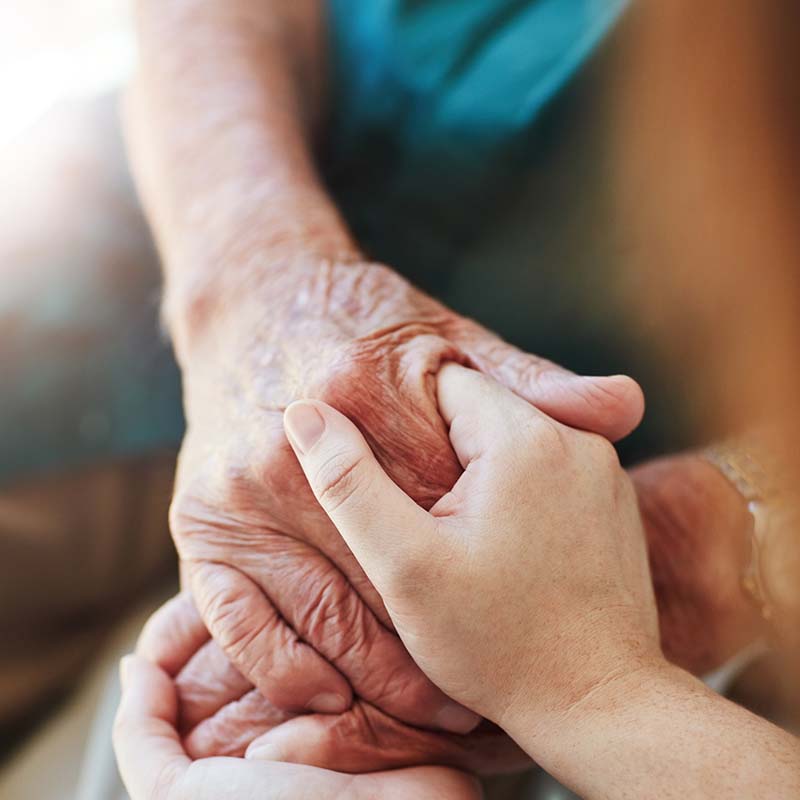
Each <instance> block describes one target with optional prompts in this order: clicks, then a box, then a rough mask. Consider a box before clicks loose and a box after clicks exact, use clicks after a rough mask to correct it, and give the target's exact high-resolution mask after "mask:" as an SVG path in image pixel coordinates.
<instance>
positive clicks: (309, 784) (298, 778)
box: [114, 656, 481, 800]
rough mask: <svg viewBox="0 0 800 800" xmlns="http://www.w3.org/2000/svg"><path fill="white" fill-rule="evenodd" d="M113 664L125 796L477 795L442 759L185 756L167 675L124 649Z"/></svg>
mask: <svg viewBox="0 0 800 800" xmlns="http://www.w3.org/2000/svg"><path fill="white" fill-rule="evenodd" d="M120 672H121V681H122V701H121V703H120V707H119V711H118V712H117V717H116V720H115V724H114V749H115V751H116V754H117V759H118V763H119V768H120V772H121V774H122V778H123V781H124V782H125V786H126V788H127V789H128V792H129V794H130V797H131V800H152V798H155V797H158V798H159V800H179V798H192V800H243V799H244V798H248V797H259V798H263V799H264V800H306V799H307V800H318V798H322V797H347V798H352V799H353V800H358V799H359V798H364V800H368V799H369V800H372V798H376V797H380V798H382V800H392V799H393V798H397V800H400V799H401V798H403V799H405V798H408V797H415V798H422V799H425V798H429V799H430V800H479V798H480V796H481V793H480V789H479V787H478V786H477V784H476V782H475V781H474V780H473V779H471V778H470V777H468V776H467V775H464V774H463V773H458V772H456V771H455V770H451V769H447V768H445V767H420V768H416V769H407V770H396V771H393V772H386V773H374V774H371V775H345V774H341V773H336V772H331V771H329V770H323V769H317V768H314V767H302V766H297V765H294V764H281V763H270V762H267V761H261V760H257V759H250V760H244V759H238V758H209V759H203V760H200V761H191V760H190V758H189V756H188V755H187V754H186V752H185V750H184V748H183V745H182V744H181V740H180V737H179V735H178V732H177V730H176V727H175V726H176V719H177V714H178V703H177V696H176V693H175V687H174V684H173V682H172V680H171V679H170V677H169V675H168V674H167V673H166V672H165V671H164V670H163V669H161V668H160V667H158V666H156V665H154V664H152V663H150V662H149V661H147V660H146V659H144V658H142V657H141V656H127V657H126V658H125V659H124V660H123V662H122V665H121V669H120Z"/></svg>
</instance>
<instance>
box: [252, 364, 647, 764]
mask: <svg viewBox="0 0 800 800" xmlns="http://www.w3.org/2000/svg"><path fill="white" fill-rule="evenodd" d="M438 403H439V408H440V410H441V412H442V415H443V417H444V419H445V421H446V422H447V424H448V426H449V435H450V441H451V442H452V444H453V448H454V450H455V452H456V454H457V456H458V459H459V462H460V464H461V466H462V468H463V470H464V472H463V474H462V475H461V477H460V478H459V480H458V481H457V482H456V484H455V486H454V487H453V489H452V491H450V492H449V493H448V494H447V495H445V496H444V497H443V498H442V499H441V500H440V501H438V502H437V503H436V504H435V505H434V506H433V507H432V509H431V510H430V512H427V511H425V510H423V509H421V508H420V507H419V506H418V505H417V504H416V503H414V502H413V501H412V500H411V498H409V497H408V496H407V495H406V494H405V493H404V492H403V491H402V490H401V489H400V488H399V487H398V486H397V485H396V484H395V483H393V482H392V480H391V479H390V478H389V476H388V475H387V474H386V473H385V472H384V470H383V469H382V468H381V467H380V465H379V464H378V462H377V461H376V460H375V458H374V455H373V453H372V451H371V450H370V448H369V446H368V444H367V442H366V441H365V440H364V438H363V436H362V435H361V434H360V433H359V431H358V429H357V428H356V427H355V426H354V425H353V424H352V423H351V422H350V421H349V420H348V419H347V417H345V416H344V415H342V414H341V413H339V412H338V411H336V410H334V409H333V408H331V407H330V406H327V405H325V404H322V403H318V402H301V403H295V404H293V405H292V406H290V407H289V408H288V409H287V411H286V413H285V416H284V421H285V426H286V431H287V435H288V436H289V439H290V441H291V443H292V446H293V448H294V450H295V453H296V454H297V456H298V460H299V461H300V464H301V466H302V468H303V471H304V472H305V474H306V476H307V477H308V480H309V484H310V486H311V488H312V490H313V491H314V495H315V496H316V498H317V499H318V501H319V502H320V504H321V505H322V507H323V508H324V509H325V510H326V512H327V513H328V514H329V516H330V518H331V520H332V521H333V522H334V524H335V525H336V527H337V529H338V530H339V532H340V533H341V534H342V537H343V538H344V539H345V541H346V542H347V543H348V545H349V546H350V549H351V550H352V552H353V553H354V555H355V556H356V558H357V559H358V560H359V563H361V565H362V566H363V567H364V569H365V571H366V573H367V575H368V576H369V578H370V580H371V581H372V583H373V584H374V586H375V587H376V589H377V590H378V591H379V592H380V594H381V597H382V598H383V601H384V603H385V605H386V608H387V610H388V612H389V615H390V617H391V618H392V621H393V622H394V624H395V628H396V630H397V631H398V633H399V635H400V638H401V639H402V640H403V642H404V643H405V645H406V646H407V648H408V649H409V651H410V652H411V653H412V655H413V657H414V660H415V661H416V662H417V663H418V664H419V665H420V667H421V668H422V669H423V670H424V672H425V673H426V674H427V675H428V676H429V677H430V678H431V679H432V680H433V681H434V682H435V683H436V684H437V685H438V686H440V687H441V688H442V689H443V690H444V691H445V692H447V694H448V695H449V696H451V697H454V698H455V699H457V700H458V701H459V702H461V703H463V704H464V705H466V706H467V707H468V708H471V709H473V710H474V711H476V712H478V713H480V714H481V715H483V716H485V717H487V718H488V719H491V720H493V721H494V722H496V723H497V724H498V725H501V726H502V727H503V728H505V729H507V730H509V731H510V732H511V733H512V735H513V734H514V732H515V731H514V729H515V724H516V722H517V721H518V718H517V710H518V709H519V708H524V709H525V712H526V714H525V716H526V718H527V719H530V718H531V715H534V716H536V718H537V720H538V721H537V729H538V730H539V732H540V734H541V735H542V736H544V737H548V736H556V731H557V729H558V726H559V725H563V724H564V723H563V719H564V717H565V715H566V714H567V713H568V712H569V711H570V710H571V709H572V708H573V707H575V706H576V704H579V703H582V702H584V701H585V700H586V698H588V697H590V696H591V694H592V693H593V692H594V691H595V690H596V689H597V688H598V687H600V686H604V685H608V684H609V683H611V682H615V681H617V680H618V679H620V678H624V677H626V676H627V675H628V674H629V673H631V672H635V671H637V670H642V669H650V668H651V667H652V668H653V669H656V668H657V666H658V665H660V664H662V663H663V656H662V655H661V652H660V650H659V644H658V620H657V615H656V608H655V601H654V597H653V590H652V585H651V580H650V573H649V569H648V564H647V551H646V545H645V539H644V535H643V531H642V526H641V520H640V518H639V511H638V507H637V504H636V496H635V493H634V491H633V486H632V484H631V482H630V480H629V479H628V477H627V475H626V474H625V472H624V471H623V470H622V468H621V467H620V465H619V462H618V460H617V457H616V453H615V451H614V448H613V447H612V446H611V445H610V444H609V443H608V441H607V440H606V439H603V438H602V437H599V436H597V435H594V434H588V433H584V432H581V431H576V430H574V429H572V428H568V427H566V426H564V425H561V424H560V423H557V422H555V421H554V420H552V419H551V418H549V417H547V416H546V415H545V414H543V413H542V412H540V411H538V410H537V409H535V408H534V407H532V406H531V405H530V404H529V403H526V402H524V401H523V400H521V399H520V398H519V397H517V396H515V395H513V394H512V393H510V392H509V391H507V390H506V389H504V388H503V387H501V386H500V385H499V384H497V383H496V382H494V381H492V380H491V379H488V378H486V377H484V376H482V375H480V374H479V373H477V372H475V371H472V370H467V369H464V368H463V367H460V366H457V365H454V364H449V365H446V366H444V367H443V368H442V369H441V371H440V372H439V374H438ZM302 722H303V721H302V720H296V721H295V722H294V723H293V724H294V725H300V724H302ZM269 739H270V735H269V734H267V736H266V737H264V741H265V742H267V741H269ZM257 752H259V750H258V748H257V746H256V745H254V746H253V747H251V750H250V753H251V754H254V753H257ZM268 752H272V748H270V750H269V751H268ZM529 752H531V751H530V750H529ZM531 754H532V755H533V756H534V757H536V756H537V753H536V751H535V749H534V751H533V752H531Z"/></svg>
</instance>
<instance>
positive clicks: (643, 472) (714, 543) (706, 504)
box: [631, 454, 761, 675]
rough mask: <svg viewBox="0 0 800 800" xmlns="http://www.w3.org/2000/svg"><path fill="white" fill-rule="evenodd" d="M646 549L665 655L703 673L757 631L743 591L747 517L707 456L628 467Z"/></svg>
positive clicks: (742, 503)
mask: <svg viewBox="0 0 800 800" xmlns="http://www.w3.org/2000/svg"><path fill="white" fill-rule="evenodd" d="M631 478H632V479H633V482H634V485H635V487H636V492H637V495H638V497H639V507H640V510H641V513H642V518H643V521H644V523H645V532H646V535H647V541H648V547H649V551H650V572H651V575H652V577H653V587H654V589H655V594H656V603H657V605H658V611H659V621H660V627H661V646H662V649H663V650H664V655H665V656H666V657H667V658H668V659H669V660H670V661H672V662H673V663H674V664H677V665H678V666H680V667H683V668H684V669H686V670H688V671H689V672H692V673H694V674H695V675H703V674H705V673H707V672H710V671H711V670H714V669H716V668H717V667H719V666H721V665H722V664H724V663H725V662H726V661H727V660H728V659H730V658H731V657H733V656H734V655H735V654H736V653H737V652H738V651H740V650H741V649H742V648H744V647H746V646H747V645H748V644H749V643H750V642H752V641H753V640H754V639H755V638H756V637H757V636H758V634H759V632H760V627H761V620H760V616H759V614H758V612H757V610H756V608H755V605H754V604H753V603H752V602H751V601H750V599H749V598H748V597H747V595H746V594H745V592H744V591H743V589H742V582H741V576H742V575H743V574H744V572H745V569H746V567H747V565H748V563H749V560H750V555H751V553H750V525H751V519H750V514H749V512H748V510H747V504H746V502H745V501H744V499H743V498H742V496H741V495H740V494H739V492H738V490H737V489H736V488H735V487H734V486H733V485H732V484H730V483H729V482H728V480H727V479H726V478H725V477H724V476H723V475H722V474H721V473H720V472H719V470H718V469H717V468H716V467H715V466H714V465H713V464H711V463H710V462H708V461H706V460H705V459H704V458H702V457H700V456H697V455H694V454H687V455H678V456H671V457H669V458H662V459H657V460H655V461H651V462H649V463H647V464H643V465H641V466H639V467H637V468H635V469H633V470H631Z"/></svg>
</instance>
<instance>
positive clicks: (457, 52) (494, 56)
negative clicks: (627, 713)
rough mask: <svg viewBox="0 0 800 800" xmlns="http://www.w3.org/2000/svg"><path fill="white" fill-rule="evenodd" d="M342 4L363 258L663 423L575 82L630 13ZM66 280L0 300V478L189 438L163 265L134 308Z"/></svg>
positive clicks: (343, 127) (369, 0)
mask: <svg viewBox="0 0 800 800" xmlns="http://www.w3.org/2000/svg"><path fill="white" fill-rule="evenodd" d="M329 6H330V37H331V47H330V52H331V69H332V81H331V86H332V93H333V97H332V102H331V108H332V118H331V123H330V128H329V136H328V137H327V138H328V141H327V146H326V149H325V152H324V153H322V154H321V160H322V164H323V173H324V177H325V180H326V181H327V182H328V185H329V187H330V190H331V192H332V193H333V195H334V197H335V198H336V201H337V202H338V203H339V205H340V207H341V208H342V210H343V212H344V214H345V216H346V218H347V219H348V222H349V223H350V225H351V227H352V228H353V230H354V232H355V234H356V236H357V237H358V239H359V241H360V242H361V243H362V245H363V246H364V247H365V249H366V250H367V252H368V253H369V254H371V255H372V256H373V257H374V258H376V259H380V260H383V261H384V262H386V263H388V264H390V265H391V266H392V267H393V268H395V269H397V270H398V271H400V272H401V273H403V274H405V275H407V276H408V277H409V278H410V279H411V280H413V281H414V282H415V283H417V284H418V285H419V286H420V287H421V288H423V289H425V290H427V291H429V292H431V293H433V294H434V295H436V296H437V297H439V298H440V299H441V300H442V301H443V302H445V303H447V304H449V305H450V306H452V307H453V308H455V309H456V310H457V311H459V312H461V313H464V314H467V315H470V316H473V317H475V318H477V319H479V320H480V321H482V322H483V323H484V324H485V325H487V327H489V328H491V329H493V330H496V331H498V332H499V333H500V334H501V335H503V336H505V337H506V338H508V339H509V340H511V341H513V342H514V343H516V344H518V345H519V346H520V347H522V348H524V349H526V350H530V351H532V352H537V353H540V354H542V355H546V356H548V357H550V358H553V359H554V360H557V361H560V362H562V363H565V364H567V365H568V366H571V367H572V368H574V369H577V370H581V371H587V372H595V373H599V372H618V371H630V372H631V373H632V374H634V375H635V376H636V377H637V378H639V379H640V380H643V382H644V383H645V387H646V389H647V388H652V387H655V390H654V391H651V392H650V398H649V400H650V414H649V419H653V418H657V417H658V416H659V415H658V409H657V406H658V402H659V398H662V397H663V398H664V401H663V402H664V403H665V404H668V403H669V392H663V391H662V389H663V386H660V385H659V384H658V381H655V382H654V383H653V384H652V387H651V386H648V381H647V374H646V370H647V364H648V363H649V361H648V359H647V358H645V357H643V356H642V354H641V353H638V352H636V351H635V349H632V348H631V343H630V337H629V335H628V334H627V332H626V331H624V330H620V326H619V324H618V321H617V320H618V317H619V314H618V311H619V309H618V308H615V306H614V302H613V300H612V299H610V298H608V297H607V296H606V292H605V287H606V286H607V285H608V284H609V282H610V278H609V275H610V272H609V270H610V268H611V267H610V265H611V264H612V262H613V260H614V257H615V253H614V245H613V242H612V243H611V244H610V243H609V237H608V236H607V226H606V225H605V223H604V221H603V210H602V209H603V203H602V202H597V201H596V198H597V187H598V186H599V187H602V185H603V184H604V175H603V169H604V160H603V157H602V152H601V150H602V148H601V147H600V146H599V143H598V141H597V140H596V137H594V135H593V133H592V130H591V126H590V125H589V126H587V125H585V124H584V123H585V118H584V117H583V116H582V111H581V109H582V108H583V107H584V106H585V103H584V99H585V98H584V97H583V96H582V95H581V90H580V89H579V88H578V89H576V88H575V87H576V86H578V87H579V86H580V84H581V81H582V78H581V77H580V76H581V75H583V74H584V73H585V69H584V67H585V66H586V64H587V62H588V61H589V60H590V59H591V57H592V56H593V54H595V53H596V51H597V50H598V47H599V45H600V44H601V42H602V41H603V40H604V38H605V37H606V36H607V34H608V33H609V31H610V30H611V29H612V28H613V27H614V25H615V22H616V21H617V20H618V19H619V18H620V16H621V14H622V13H623V11H624V7H625V0H329ZM589 93H591V92H589ZM576 109H577V111H576ZM63 272H64V283H63V285H60V284H58V282H57V281H56V282H54V283H53V285H52V286H51V292H50V296H36V297H28V296H27V295H26V296H25V297H19V298H17V300H19V302H16V303H15V299H14V297H13V296H8V297H6V298H4V300H3V302H0V323H3V322H9V329H10V330H13V331H14V332H15V333H14V336H13V338H12V339H8V338H7V339H6V344H5V350H6V351H8V353H10V357H9V358H5V355H7V353H4V351H1V350H0V355H3V356H4V358H3V360H4V363H5V367H4V369H5V374H4V378H5V380H4V390H3V393H2V394H3V396H2V402H0V478H5V479H9V478H13V477H15V476H18V475H19V474H21V473H23V472H29V471H35V470H39V469H42V468H50V467H59V468H63V467H66V466H69V465H74V464H79V463H85V462H88V461H97V460H101V459H107V458H109V457H116V456H123V455H128V454H132V453H140V452H146V451H148V450H151V449H153V448H156V447H163V446H176V445H177V443H178V442H179V441H180V437H181V435H182V430H183V422H182V417H181V413H180V402H179V397H180V395H179V391H180V387H179V376H178V371H177V368H176V366H175V364H174V362H173V361H172V360H171V358H170V356H169V353H168V351H167V350H166V349H165V346H164V344H163V343H162V342H161V340H160V337H159V332H158V329H157V319H156V303H155V296H154V294H153V288H152V287H153V286H154V284H155V281H156V280H157V275H156V274H155V271H154V272H153V274H151V275H148V276H145V277H144V278H143V283H142V288H141V291H139V290H138V289H137V290H136V291H131V292H128V293H127V295H126V296H125V297H122V296H117V295H114V294H113V291H114V290H113V287H112V286H104V285H103V284H101V283H97V284H96V285H91V286H83V288H81V287H82V284H80V282H77V281H76V280H75V278H74V274H76V273H75V271H74V270H70V269H65V270H63ZM84 273H85V274H87V275H89V276H91V274H92V270H91V269H89V270H84ZM79 289H80V290H81V291H80V292H79V291H78V290H79ZM101 312H102V313H101ZM0 327H2V325H1V324H0ZM76 332H77V334H76ZM76 335H78V336H79V338H80V341H81V342H82V344H81V347H80V348H79V350H78V351H76V350H75V348H74V347H72V346H71V344H70V342H71V343H72V344H74V342H75V338H76ZM2 347H3V345H0V348H2ZM76 352H78V353H79V355H78V357H76ZM653 398H655V402H654V400H653ZM655 430H656V428H654V427H652V426H651V427H650V428H649V429H648V427H647V426H645V428H644V429H643V433H640V434H639V440H638V442H639V443H638V444H636V440H634V446H635V449H636V448H638V451H639V452H646V451H649V450H653V449H660V448H661V447H663V444H664V442H665V441H669V442H674V439H675V437H674V436H664V435H663V434H664V431H663V430H660V432H656V433H653V431H655ZM648 431H649V432H648ZM673 433H674V431H673Z"/></svg>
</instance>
